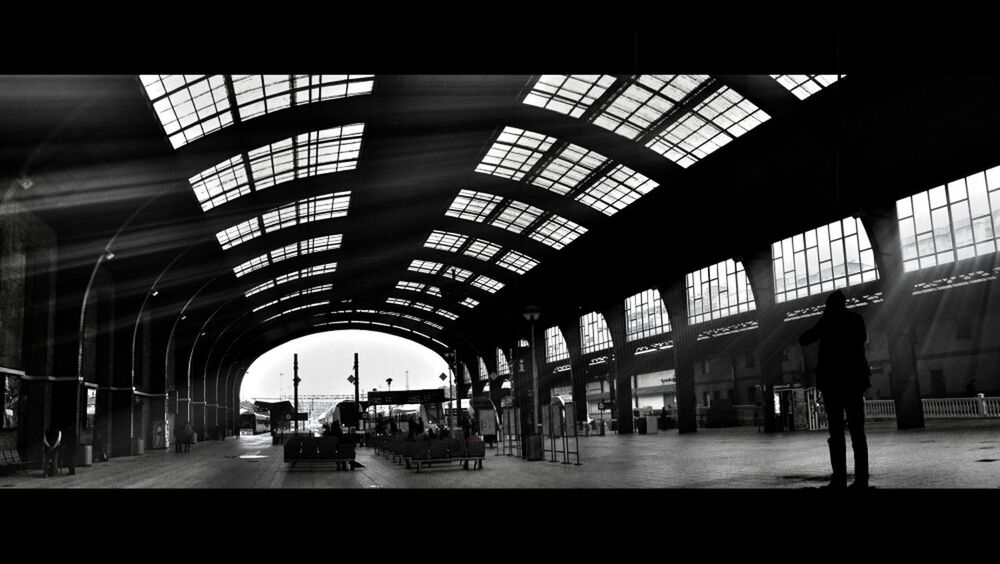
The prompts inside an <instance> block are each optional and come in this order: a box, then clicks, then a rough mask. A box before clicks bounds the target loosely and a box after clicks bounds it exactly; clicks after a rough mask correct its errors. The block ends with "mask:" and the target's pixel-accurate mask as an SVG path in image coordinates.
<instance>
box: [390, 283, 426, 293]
mask: <svg viewBox="0 0 1000 564" xmlns="http://www.w3.org/2000/svg"><path fill="white" fill-rule="evenodd" d="M426 287H427V285H426V284H420V283H418V282H406V281H403V280H400V281H399V282H396V289H397V290H409V291H411V292H423V291H424V288H426Z"/></svg>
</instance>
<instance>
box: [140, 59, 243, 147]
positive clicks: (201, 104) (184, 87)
mask: <svg viewBox="0 0 1000 564" xmlns="http://www.w3.org/2000/svg"><path fill="white" fill-rule="evenodd" d="M139 80H140V82H142V85H143V87H144V88H145V90H146V96H148V97H149V101H150V103H151V104H152V105H153V110H154V111H155V112H156V117H157V118H158V119H159V121H160V125H162V126H163V130H164V131H165V132H166V134H167V138H168V139H169V140H170V144H171V145H172V146H173V148H174V149H177V148H178V147H182V146H184V145H186V144H187V143H190V142H191V141H194V140H195V139H198V138H201V137H204V136H205V135H208V134H209V133H212V132H213V131H217V130H219V129H222V128H223V127H225V126H227V125H229V124H231V123H232V122H233V116H232V112H231V111H230V108H229V96H228V94H227V93H226V81H225V78H224V77H223V76H222V75H213V76H203V75H142V76H140V77H139Z"/></svg>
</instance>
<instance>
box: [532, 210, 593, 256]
mask: <svg viewBox="0 0 1000 564" xmlns="http://www.w3.org/2000/svg"><path fill="white" fill-rule="evenodd" d="M586 232H587V228H586V227H583V226H582V225H577V224H576V223H574V222H572V221H570V220H568V219H566V218H564V217H562V216H558V215H553V216H552V217H550V218H549V219H547V220H546V221H545V222H544V223H543V224H541V225H540V226H538V228H537V229H535V230H534V231H532V233H531V235H529V236H530V237H531V238H532V239H534V240H535V241H538V242H540V243H544V244H546V245H548V246H550V247H552V248H554V249H556V250H559V249H561V248H563V247H565V246H566V245H568V244H570V243H572V242H573V241H574V240H576V238H577V237H579V236H580V235H583V234H584V233H586Z"/></svg>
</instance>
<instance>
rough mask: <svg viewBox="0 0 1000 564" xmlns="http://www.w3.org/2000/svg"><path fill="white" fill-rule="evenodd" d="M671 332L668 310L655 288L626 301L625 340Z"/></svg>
mask: <svg viewBox="0 0 1000 564" xmlns="http://www.w3.org/2000/svg"><path fill="white" fill-rule="evenodd" d="M668 332H670V319H668V318H667V308H665V307H664V306H663V300H661V299H660V291H659V290H657V289H655V288H653V289H649V290H646V291H643V292H639V293H638V294H636V295H634V296H631V297H629V298H626V299H625V340H627V341H635V340H637V339H643V338H645V337H652V336H653V335H661V334H663V333H668Z"/></svg>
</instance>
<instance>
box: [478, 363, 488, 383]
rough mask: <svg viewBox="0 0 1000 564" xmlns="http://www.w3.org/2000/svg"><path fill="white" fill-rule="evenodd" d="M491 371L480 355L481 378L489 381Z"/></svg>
mask: <svg viewBox="0 0 1000 564" xmlns="http://www.w3.org/2000/svg"><path fill="white" fill-rule="evenodd" d="M489 379H490V371H489V370H486V363H485V362H483V357H479V380H480V381H489Z"/></svg>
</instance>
